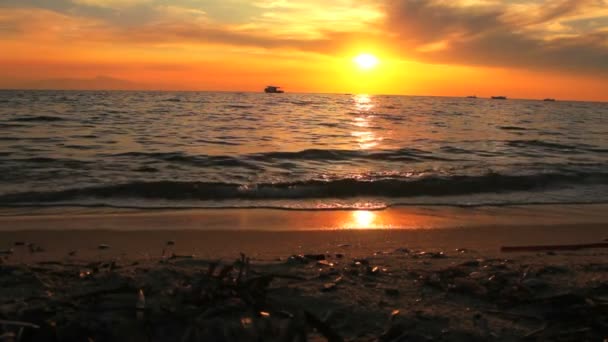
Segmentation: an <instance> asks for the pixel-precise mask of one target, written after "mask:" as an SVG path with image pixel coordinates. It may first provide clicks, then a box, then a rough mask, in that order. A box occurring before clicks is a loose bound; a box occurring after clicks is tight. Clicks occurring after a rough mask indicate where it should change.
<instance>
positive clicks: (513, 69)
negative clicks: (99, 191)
mask: <svg viewBox="0 0 608 342" xmlns="http://www.w3.org/2000/svg"><path fill="white" fill-rule="evenodd" d="M0 51H2V54H0V87H1V88H70V89H166V90H239V91H260V90H261V89H262V88H263V87H264V86H265V85H266V84H268V83H273V84H278V85H281V86H283V87H284V88H285V89H286V90H287V91H290V92H336V93H358V92H365V93H373V94H380V93H381V94H416V95H453V96H465V95H473V94H474V95H477V96H490V95H507V96H509V97H517V98H545V97H555V98H559V99H577V100H603V101H608V0H557V1H556V0H553V1H540V0H537V1H534V0H532V1H523V0H510V1H496V0H450V1H448V0H429V1H422V0H384V1H377V0H376V1H371V0H369V1H368V0H359V1H355V0H336V1H320V0H308V1H305V0H294V1H286V0H266V1H264V0H223V1H219V0H217V1H211V0H53V1H45V0H3V1H1V2H0ZM364 52H365V53H371V54H374V55H376V56H377V57H378V58H379V59H380V64H379V65H378V66H377V67H376V68H373V69H370V70H362V69H361V68H359V67H357V65H356V64H355V63H353V57H354V56H356V55H358V54H360V53H364Z"/></svg>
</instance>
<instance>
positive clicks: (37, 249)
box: [26, 242, 44, 254]
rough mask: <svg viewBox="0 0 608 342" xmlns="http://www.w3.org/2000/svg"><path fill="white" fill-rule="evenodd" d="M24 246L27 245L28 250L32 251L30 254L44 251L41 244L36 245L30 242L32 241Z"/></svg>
mask: <svg viewBox="0 0 608 342" xmlns="http://www.w3.org/2000/svg"><path fill="white" fill-rule="evenodd" d="M26 246H27V248H28V250H29V252H30V253H32V254H33V253H42V252H44V248H42V247H41V246H38V245H36V244H35V243H32V242H30V243H28V244H27V245H26Z"/></svg>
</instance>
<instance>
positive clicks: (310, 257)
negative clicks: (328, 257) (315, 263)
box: [304, 254, 325, 260]
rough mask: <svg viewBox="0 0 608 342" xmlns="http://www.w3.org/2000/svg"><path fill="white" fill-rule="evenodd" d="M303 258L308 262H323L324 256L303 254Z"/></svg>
mask: <svg viewBox="0 0 608 342" xmlns="http://www.w3.org/2000/svg"><path fill="white" fill-rule="evenodd" d="M304 258H306V259H310V260H325V254H304Z"/></svg>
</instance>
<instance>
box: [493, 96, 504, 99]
mask: <svg viewBox="0 0 608 342" xmlns="http://www.w3.org/2000/svg"><path fill="white" fill-rule="evenodd" d="M506 99H507V97H506V96H492V100H506Z"/></svg>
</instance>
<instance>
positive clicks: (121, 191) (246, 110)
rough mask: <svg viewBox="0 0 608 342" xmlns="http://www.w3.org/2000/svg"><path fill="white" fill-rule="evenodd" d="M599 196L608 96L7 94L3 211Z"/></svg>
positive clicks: (0, 123)
mask: <svg viewBox="0 0 608 342" xmlns="http://www.w3.org/2000/svg"><path fill="white" fill-rule="evenodd" d="M604 202H608V103H585V102H560V101H558V102H543V101H533V100H506V101H501V100H489V99H466V98H447V97H414V96H367V95H325V94H264V93H223V92H215V93H214V92H118V91H112V92H98V91H83V92H80V91H8V90H7V91H0V207H19V206H73V205H79V206H92V207H95V206H115V207H141V208H171V207H177V208H178V207H200V208H208V207H211V208H216V207H248V208H249V207H273V208H274V207H276V208H286V209H332V208H383V207H387V206H394V205H423V204H424V205H455V206H478V205H513V204H542V203H604Z"/></svg>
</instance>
